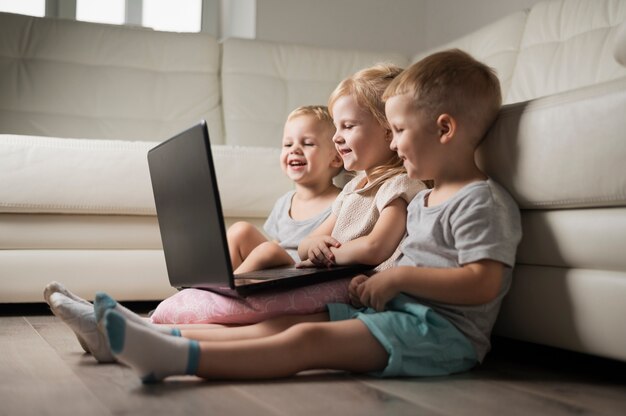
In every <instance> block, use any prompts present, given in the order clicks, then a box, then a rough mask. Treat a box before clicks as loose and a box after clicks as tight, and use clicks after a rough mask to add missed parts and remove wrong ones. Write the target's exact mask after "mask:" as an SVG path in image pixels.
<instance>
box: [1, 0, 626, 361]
mask: <svg viewBox="0 0 626 416" xmlns="http://www.w3.org/2000/svg"><path fill="white" fill-rule="evenodd" d="M625 20H626V0H558V1H549V2H544V3H538V4H536V5H535V6H533V7H532V8H531V9H530V10H524V11H520V12H517V13H514V14H512V15H510V16H507V17H505V18H503V19H501V20H499V21H497V22H494V23H493V24H490V25H488V26H485V27H483V28H482V29H480V30H478V31H477V32H475V33H472V34H469V35H467V36H465V37H463V38H461V39H458V40H456V41H454V42H451V43H450V44H447V45H442V46H441V47H440V48H437V49H445V48H449V47H459V48H461V49H464V50H466V51H468V52H469V53H471V54H472V55H474V56H475V57H476V58H478V59H481V60H483V61H485V62H487V63H488V64H489V65H491V66H492V67H494V68H495V69H496V70H497V72H498V76H499V77H500V80H501V83H502V88H503V96H504V102H505V106H504V108H503V109H502V111H501V114H500V116H499V118H498V120H497V122H496V123H495V125H494V127H493V128H492V129H491V130H490V132H489V134H488V137H487V139H486V141H485V143H484V145H483V146H482V147H481V149H480V150H479V152H478V158H479V161H480V164H481V165H482V166H483V167H484V169H485V170H486V171H487V172H488V173H489V174H490V175H492V176H493V177H494V178H495V179H496V180H498V181H499V182H500V183H502V184H503V185H504V186H505V187H506V188H507V189H508V190H509V191H510V192H511V194H512V195H513V196H514V197H515V198H516V200H517V201H518V203H519V205H520V207H521V209H522V218H523V227H524V238H523V241H522V243H521V245H520V247H519V252H518V259H517V263H518V264H517V267H516V271H515V279H514V284H513V287H512V290H511V293H510V295H509V296H508V297H507V299H506V300H505V303H504V305H503V309H502V314H501V317H500V319H499V320H498V323H497V326H496V329H495V331H496V332H497V333H498V334H501V335H504V336H508V337H512V338H516V339H521V340H526V341H531V342H538V343H542V344H547V345H552V346H557V347H562V348H567V349H571V350H575V351H582V352H587V353H591V354H597V355H601V356H605V357H610V358H616V359H620V360H626V326H624V325H623V322H622V316H624V315H626V302H624V300H625V299H626V256H624V254H623V252H624V249H623V247H626V167H625V165H624V160H626V137H625V133H624V131H625V129H626V121H625V115H626V68H624V67H623V66H621V65H620V64H619V63H618V61H617V60H620V61H621V62H622V65H623V64H624V63H626V56H625V55H626V39H625V32H626V29H624V27H625V26H624V24H623V22H624V21H625ZM620 24H621V25H622V28H621V29H620ZM620 31H621V35H620V34H619V32H620ZM430 52H432V51H427V52H421V53H419V54H416V55H415V56H404V55H401V54H398V53H394V52H393V51H390V52H389V53H368V52H363V51H346V50H330V49H322V48H314V47H305V46H299V45H289V44H277V43H268V42H262V41H254V40H252V41H251V40H239V39H229V40H226V41H224V42H222V43H219V42H217V41H216V40H215V39H214V38H212V37H210V36H207V35H203V34H172V33H159V32H152V31H150V30H143V29H135V28H125V27H117V26H108V25H100V24H92V23H81V22H74V21H61V20H49V19H42V18H33V17H25V16H18V15H11V14H2V13H0V282H1V286H0V303H13V302H39V301H41V300H42V298H41V292H42V288H43V286H44V285H45V284H46V283H47V282H48V281H50V280H53V279H56V280H59V281H62V282H64V283H65V284H67V286H68V287H71V288H72V289H74V290H76V291H77V292H78V293H79V294H81V295H83V296H86V297H92V296H93V293H94V292H95V291H96V290H105V291H108V292H110V293H111V294H113V295H114V296H116V297H117V298H119V299H122V300H148V299H162V298H163V297H165V296H167V295H169V294H171V293H173V289H171V288H170V287H169V284H168V281H167V275H166V270H165V263H164V259H163V254H162V251H161V244H160V238H159V234H158V226H157V222H156V217H155V210H154V204H153V200H152V193H151V187H150V180H149V175H148V171H147V163H146V152H147V150H148V149H149V148H151V147H152V146H154V145H156V144H157V143H158V142H160V141H162V140H164V139H166V138H168V137H170V136H171V135H173V134H175V133H176V132H178V131H181V130H183V129H185V128H187V127H188V126H190V125H191V124H193V123H195V122H197V121H198V120H199V119H202V118H204V119H206V120H207V122H208V125H209V129H210V134H211V139H212V141H213V143H214V152H215V157H216V164H217V174H218V182H219V186H220V191H221V196H222V203H223V206H224V211H225V216H226V217H227V218H226V219H227V221H228V222H232V221H234V220H236V219H247V220H250V221H253V222H255V223H257V224H260V223H261V222H262V221H263V219H264V217H265V216H266V215H267V214H268V212H269V210H270V208H271V206H272V204H273V202H274V200H275V199H276V198H277V197H278V196H279V195H281V194H282V193H284V192H285V191H286V190H287V189H289V187H290V183H289V181H287V180H286V179H285V178H284V177H283V175H282V174H281V172H280V169H279V168H278V162H277V161H278V153H279V141H280V137H281V130H282V124H283V122H284V119H285V117H286V115H287V114H288V112H289V111H290V110H291V109H293V108H294V107H296V106H298V105H302V104H315V103H322V104H324V103H325V102H326V100H327V97H328V95H329V93H330V92H331V91H332V89H333V88H334V87H335V85H336V84H337V83H338V82H339V81H340V80H341V79H342V78H343V77H345V76H347V75H348V74H350V73H352V72H354V71H356V70H358V69H360V68H362V67H365V66H367V65H370V64H373V63H375V62H378V61H388V62H389V61H391V62H394V63H396V64H398V65H402V66H406V65H408V64H410V63H411V62H414V61H416V60H417V59H419V58H420V57H423V56H424V55H426V54H428V53H430ZM616 58H617V60H616Z"/></svg>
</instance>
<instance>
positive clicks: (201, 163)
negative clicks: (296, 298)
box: [148, 121, 372, 296]
mask: <svg viewBox="0 0 626 416" xmlns="http://www.w3.org/2000/svg"><path fill="white" fill-rule="evenodd" d="M148 166H149V169H150V179H151V181H152V190H153V193H154V201H155V204H156V210H157V217H158V222H159V228H160V232H161V241H162V243H163V252H164V254H165V263H166V266H167V274H168V277H169V281H170V284H171V285H172V286H173V287H176V288H178V289H183V288H201V289H207V290H212V291H215V292H218V293H222V294H226V295H229V296H239V295H243V296H245V295H247V294H250V293H254V292H257V291H261V290H268V289H273V290H279V289H289V288H293V287H299V286H305V285H310V284H315V283H319V282H323V281H328V280H333V279H338V278H343V277H350V276H354V275H356V274H358V273H361V272H364V271H366V270H368V269H371V268H372V266H366V265H352V266H338V267H332V268H302V269H297V268H295V267H294V266H290V267H280V268H272V269H266V270H260V271H257V272H249V273H243V274H237V275H235V274H233V269H232V265H231V262H230V256H229V251H228V241H227V239H226V227H225V225H224V216H223V214H222V205H221V203H220V194H219V190H218V186H217V179H216V176H215V167H214V164H213V157H212V155H211V145H210V141H209V133H208V129H207V125H206V122H205V121H201V122H200V123H199V124H197V125H195V126H193V127H191V128H189V129H188V130H186V131H184V132H182V133H180V134H178V135H176V136H174V137H172V138H171V139H169V140H166V141H165V142H163V143H161V144H159V145H157V146H156V147H154V148H153V149H150V150H149V151H148Z"/></svg>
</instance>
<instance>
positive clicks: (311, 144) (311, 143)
mask: <svg viewBox="0 0 626 416" xmlns="http://www.w3.org/2000/svg"><path fill="white" fill-rule="evenodd" d="M304 145H305V146H315V143H313V142H305V143H304Z"/></svg>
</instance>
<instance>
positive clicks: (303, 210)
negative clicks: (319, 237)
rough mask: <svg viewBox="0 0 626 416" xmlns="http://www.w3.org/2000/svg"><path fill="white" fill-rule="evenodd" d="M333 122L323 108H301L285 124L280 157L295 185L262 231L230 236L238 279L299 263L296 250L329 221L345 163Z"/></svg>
mask: <svg viewBox="0 0 626 416" xmlns="http://www.w3.org/2000/svg"><path fill="white" fill-rule="evenodd" d="M334 134H335V126H334V124H333V119H332V117H331V116H330V114H329V113H328V109H327V108H326V107H325V106H305V107H298V108H296V109H295V110H294V111H292V112H291V114H289V116H288V117H287V121H286V123H285V127H284V131H283V139H282V151H281V154H280V167H281V169H282V171H283V172H284V173H285V175H287V177H288V178H289V179H291V180H292V181H293V182H294V184H295V190H293V191H289V192H287V193H286V194H285V195H283V196H282V197H281V198H280V199H278V201H277V202H276V204H275V205H274V208H273V209H272V212H271V213H270V215H269V217H268V219H267V221H266V222H265V225H264V227H263V228H264V230H265V232H266V233H267V235H268V236H269V237H270V238H271V239H272V241H268V240H267V238H266V237H265V236H264V235H263V234H262V233H261V232H260V231H259V230H258V229H257V228H256V227H254V226H253V225H252V224H250V223H247V222H237V223H235V224H233V225H232V226H231V227H230V228H229V229H228V233H227V237H228V248H229V251H230V259H231V263H232V266H233V270H234V271H235V273H244V272H250V271H254V270H261V269H267V268H270V267H277V266H282V265H289V264H294V263H295V262H298V261H300V258H299V257H298V244H300V241H301V240H302V239H303V238H304V237H306V236H307V235H309V234H310V233H311V231H313V230H315V229H316V228H317V227H318V226H319V225H320V224H321V223H322V222H324V220H325V219H326V218H327V217H328V216H329V215H330V208H331V205H332V203H333V201H334V200H335V198H336V197H337V195H338V194H339V192H340V189H339V188H337V187H336V186H335V185H333V178H334V177H335V176H337V175H338V174H339V172H340V171H341V170H342V167H343V162H342V160H341V157H340V156H339V154H338V153H337V151H336V150H335V146H334V143H333V141H332V139H333V135H334Z"/></svg>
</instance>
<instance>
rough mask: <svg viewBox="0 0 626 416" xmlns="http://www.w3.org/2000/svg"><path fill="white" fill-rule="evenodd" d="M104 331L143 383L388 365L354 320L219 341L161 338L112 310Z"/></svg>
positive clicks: (274, 375) (308, 324) (362, 326)
mask: <svg viewBox="0 0 626 416" xmlns="http://www.w3.org/2000/svg"><path fill="white" fill-rule="evenodd" d="M103 327H104V329H105V330H106V332H107V340H108V342H109V345H110V348H111V351H112V353H113V354H114V355H115V357H116V358H117V359H118V360H120V361H121V362H123V363H125V364H127V365H129V366H131V367H132V368H133V370H135V372H136V373H137V374H138V375H139V376H140V377H142V379H143V380H144V382H149V381H158V380H161V379H163V378H165V377H168V376H170V375H177V374H195V375H198V376H200V377H204V378H221V379H224V378H229V379H261V378H278V377H287V376H290V375H294V374H296V373H298V372H300V371H304V370H310V369H335V370H345V371H351V372H358V373H361V372H369V371H377V370H382V369H383V368H384V367H385V366H386V364H387V361H388V355H387V352H386V351H385V349H384V348H383V347H382V346H381V345H380V343H378V341H377V340H376V339H375V338H374V336H373V335H372V334H371V333H370V332H369V330H368V329H367V327H366V326H365V324H363V322H362V321H360V320H357V319H350V320H346V321H338V322H305V323H299V324H296V325H293V326H291V327H289V328H288V329H286V330H284V331H282V332H278V333H276V334H274V335H269V336H265V337H261V338H254V339H244V340H238V341H223V342H210V341H200V342H199V341H195V340H190V339H185V338H181V337H175V336H171V335H165V334H162V333H160V332H158V331H156V330H154V329H152V328H151V327H149V326H146V325H142V324H139V323H137V322H134V321H131V320H130V319H127V318H125V317H124V315H122V314H121V313H119V312H118V311H116V310H113V309H109V310H107V311H106V312H105V315H104V318H103ZM147 346H149V347H147Z"/></svg>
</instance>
